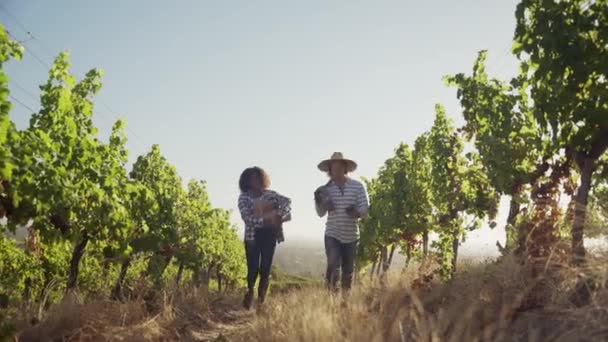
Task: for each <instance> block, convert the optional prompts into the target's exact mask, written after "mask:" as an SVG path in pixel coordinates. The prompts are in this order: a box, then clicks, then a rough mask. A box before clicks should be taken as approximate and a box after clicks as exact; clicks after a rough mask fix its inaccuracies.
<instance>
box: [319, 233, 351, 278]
mask: <svg viewBox="0 0 608 342" xmlns="http://www.w3.org/2000/svg"><path fill="white" fill-rule="evenodd" d="M356 253H357V241H355V242H351V243H342V242H340V240H338V239H335V238H333V237H329V236H327V235H326V236H325V255H327V273H326V274H325V281H326V284H327V287H328V288H329V289H333V290H336V289H337V283H338V273H339V270H338V269H339V268H340V267H341V268H342V282H341V283H342V284H341V285H342V289H344V290H349V289H350V288H351V284H352V281H353V270H354V268H355V256H356Z"/></svg>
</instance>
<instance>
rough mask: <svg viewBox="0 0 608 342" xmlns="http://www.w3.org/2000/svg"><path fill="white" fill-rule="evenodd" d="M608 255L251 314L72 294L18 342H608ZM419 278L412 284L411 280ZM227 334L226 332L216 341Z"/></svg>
mask: <svg viewBox="0 0 608 342" xmlns="http://www.w3.org/2000/svg"><path fill="white" fill-rule="evenodd" d="M606 260H608V258H607V257H601V258H597V259H594V260H592V261H590V262H589V264H588V265H587V266H586V267H585V268H580V269H574V268H570V267H567V266H566V265H564V264H560V263H557V262H553V263H538V264H537V265H535V266H534V265H532V266H531V265H527V266H522V265H519V264H518V263H516V262H514V261H513V260H502V261H501V262H500V263H492V262H489V263H483V264H469V265H463V267H462V268H461V272H459V273H458V274H457V275H456V277H455V278H454V279H452V280H451V281H449V282H447V283H442V282H439V281H438V280H429V279H428V278H426V280H422V279H425V278H424V277H423V276H424V275H425V274H428V273H426V272H422V273H420V271H419V270H418V269H417V268H415V267H412V268H410V269H408V270H407V271H406V272H403V273H399V274H391V275H390V276H389V277H388V279H386V280H385V281H383V282H382V283H378V282H376V283H370V282H369V279H364V281H363V283H361V284H358V285H357V287H356V288H355V289H354V290H353V292H352V293H351V295H350V298H349V299H348V303H349V305H348V306H346V307H344V306H342V301H341V300H340V298H337V297H331V296H330V295H329V294H328V293H327V292H326V290H325V289H324V288H322V287H320V286H310V287H304V288H302V289H294V290H291V291H289V292H287V293H283V294H278V293H277V294H275V295H274V296H272V298H271V299H270V301H269V302H268V303H267V304H266V306H265V307H264V308H263V309H262V310H261V311H260V312H259V313H258V315H257V316H255V317H254V315H253V314H252V313H248V312H244V311H243V310H241V309H240V308H239V299H240V295H233V296H223V297H217V298H215V299H213V300H207V298H209V296H208V295H207V294H205V293H203V292H199V291H197V290H195V289H190V290H188V292H186V291H184V290H182V291H177V292H175V293H173V294H172V295H171V296H168V295H164V296H158V297H157V299H156V300H155V301H153V302H152V304H155V305H150V302H148V303H146V302H145V301H144V300H139V299H137V300H132V301H129V302H126V303H119V302H112V301H104V300H98V301H89V302H87V303H86V304H82V303H80V301H79V300H78V299H77V298H75V297H70V298H68V299H66V300H64V302H63V303H61V304H59V305H56V306H54V307H52V308H51V310H50V311H49V312H47V314H46V316H45V319H44V320H43V322H42V323H40V324H38V325H37V326H35V327H29V328H26V329H24V330H23V331H22V333H21V334H20V338H19V340H20V341H49V340H53V341H62V340H67V341H178V340H179V341H207V340H210V341H211V340H213V341H226V340H227V341H238V340H240V341H365V342H369V341H601V340H608V289H607V288H606V286H605V284H606V274H607V273H606V272H607V271H608V268H607V267H608V263H607V262H606ZM412 284H415V285H412ZM218 336H223V337H224V338H219V339H218Z"/></svg>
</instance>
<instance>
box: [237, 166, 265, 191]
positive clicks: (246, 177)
mask: <svg viewBox="0 0 608 342" xmlns="http://www.w3.org/2000/svg"><path fill="white" fill-rule="evenodd" d="M252 176H255V177H260V180H261V181H262V188H263V189H264V190H265V189H268V187H269V186H270V177H268V174H267V173H266V171H264V169H262V168H261V167H257V166H253V167H249V168H246V169H245V170H244V171H243V173H241V177H240V178H239V188H240V189H241V192H247V191H249V190H250V188H251V185H250V184H251V177H252Z"/></svg>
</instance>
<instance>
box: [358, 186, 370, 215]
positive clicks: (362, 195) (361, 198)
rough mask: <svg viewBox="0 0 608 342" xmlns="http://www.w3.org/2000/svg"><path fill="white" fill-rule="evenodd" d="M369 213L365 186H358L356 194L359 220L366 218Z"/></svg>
mask: <svg viewBox="0 0 608 342" xmlns="http://www.w3.org/2000/svg"><path fill="white" fill-rule="evenodd" d="M368 211H369V200H368V198H367V191H366V190H365V186H364V185H363V184H360V187H359V191H358V193H357V212H358V213H359V217H360V218H365V217H367V213H368Z"/></svg>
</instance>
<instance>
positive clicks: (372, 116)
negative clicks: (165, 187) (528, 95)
mask: <svg viewBox="0 0 608 342" xmlns="http://www.w3.org/2000/svg"><path fill="white" fill-rule="evenodd" d="M0 4H2V6H4V8H6V9H7V10H8V11H9V12H11V13H12V14H13V15H14V16H15V17H16V18H17V19H18V20H19V22H20V23H21V25H23V26H24V27H25V28H27V29H28V30H31V31H32V33H33V34H34V35H35V36H36V38H37V39H36V40H30V41H27V42H25V46H26V47H27V48H29V49H31V51H32V52H34V53H35V54H36V55H38V56H39V57H41V58H43V59H44V60H45V61H46V62H47V63H50V61H51V60H52V55H55V54H57V53H58V52H59V51H60V50H64V49H67V50H69V51H71V56H72V62H73V71H74V72H75V73H76V74H77V75H78V76H82V75H83V73H84V72H85V71H86V70H87V69H89V68H91V67H99V68H102V69H103V70H104V71H105V76H104V79H103V81H104V86H103V89H102V91H101V93H100V96H99V98H101V99H102V100H103V101H104V103H106V104H107V105H109V107H110V108H111V109H112V110H113V111H114V112H115V113H116V115H118V116H120V117H122V118H124V119H126V121H127V125H128V127H129V128H130V130H128V131H127V135H128V137H129V142H128V146H129V148H130V151H131V160H134V159H135V158H136V157H137V155H139V154H142V153H144V152H145V151H147V150H148V149H149V147H150V146H151V145H152V144H155V143H156V144H159V145H160V146H161V150H162V152H163V153H164V154H165V156H166V157H167V158H168V159H169V161H170V162H171V163H173V164H174V165H175V166H176V167H177V169H178V170H179V172H180V174H181V176H182V177H183V178H184V180H185V181H187V180H188V179H190V178H198V179H205V180H207V182H208V185H209V192H210V195H211V197H212V200H213V202H214V204H215V205H216V206H221V207H225V208H231V209H235V211H236V200H237V197H238V188H237V180H238V176H239V174H240V172H241V171H242V170H243V169H244V168H245V167H248V166H251V165H259V166H262V167H264V168H265V169H266V170H267V171H268V173H269V174H270V176H271V178H272V182H273V188H274V189H275V190H277V191H279V192H281V193H284V194H286V195H288V196H290V197H291V198H292V199H293V210H294V213H293V217H294V220H293V222H291V223H289V224H288V225H287V226H286V235H287V239H288V240H289V241H290V242H292V243H297V242H298V241H303V240H314V241H319V242H320V241H322V235H323V223H322V221H321V220H320V219H318V218H317V217H316V215H315V213H314V210H313V206H312V192H313V191H314V189H315V188H316V187H317V186H318V185H320V184H321V183H323V182H325V176H324V175H323V174H321V173H320V172H318V171H317V169H316V165H317V163H318V162H319V161H320V160H321V159H324V158H326V157H328V156H329V155H330V154H331V153H332V152H333V151H342V152H344V153H345V154H346V155H347V156H350V157H352V158H353V159H355V160H356V161H357V162H358V163H359V165H360V168H359V170H358V172H357V173H355V174H354V175H353V176H354V177H356V178H358V177H361V176H365V177H372V176H374V175H375V173H376V171H377V169H378V168H379V167H380V166H381V165H382V163H383V162H384V160H385V159H387V158H388V157H390V156H391V154H392V151H393V149H394V147H395V146H396V145H397V144H398V143H399V142H401V141H404V142H407V143H410V144H411V143H413V141H414V140H415V138H416V136H418V135H419V134H421V133H422V132H424V131H425V130H427V129H429V128H430V126H431V123H432V121H433V116H434V113H433V106H434V104H435V103H437V102H440V103H442V104H444V105H445V106H446V107H447V108H448V111H449V114H450V115H451V116H452V117H453V118H454V119H455V120H456V121H457V122H462V119H461V118H460V114H459V108H458V103H457V101H456V94H455V90H454V89H450V88H446V87H445V86H444V84H443V82H442V80H441V78H442V76H443V75H446V74H449V73H457V72H467V73H469V72H470V71H471V69H472V63H473V61H474V58H475V56H476V53H477V51H479V50H481V49H488V50H489V51H490V53H489V56H490V57H489V62H488V64H489V70H490V72H492V73H494V74H496V75H499V76H501V77H503V76H504V77H506V76H508V75H511V74H513V73H514V71H515V70H516V66H515V61H514V59H513V57H511V56H510V55H508V54H507V51H508V48H510V46H511V38H512V35H513V30H514V27H515V18H514V10H515V6H516V1H514V0H509V1H507V0H501V1H487V0H475V1H474V0H466V1H464V0H463V1H448V0H445V1H433V2H430V1H316V0H315V1H312V0H310V1H309V0H307V1H298V2H296V1H257V2H255V3H254V2H251V1H213V2H212V1H158V0H154V1H119V0H112V1H79V0H72V1H65V0H62V1H58V0H57V1H47V0H29V1H19V0H3V1H2V2H0ZM0 20H1V22H2V23H3V24H4V25H5V26H6V27H7V28H8V30H10V31H11V32H12V33H13V34H14V35H16V36H17V37H18V38H20V39H26V38H27V35H26V34H25V33H24V32H23V31H22V30H21V29H20V27H19V26H18V24H17V22H15V20H13V18H11V17H10V16H8V15H7V14H6V13H5V12H3V11H0ZM8 72H9V76H10V78H11V80H13V81H16V82H17V83H18V84H19V85H21V86H23V87H24V88H26V89H27V90H28V91H29V92H30V93H32V94H34V95H36V96H37V95H38V93H39V92H38V88H37V86H38V85H39V84H41V83H42V82H43V81H44V80H45V79H46V71H45V70H44V68H43V67H42V66H40V65H39V64H38V62H37V61H36V60H35V59H34V58H33V57H32V56H31V55H27V54H26V55H25V57H24V59H23V60H22V61H21V62H18V63H11V64H10V65H9V66H8ZM11 90H12V94H13V95H14V96H15V97H17V98H19V99H20V100H22V101H23V102H24V103H25V104H26V105H28V106H30V107H32V108H37V103H36V101H35V100H34V99H32V98H30V97H29V96H28V95H27V94H26V93H24V92H23V91H21V90H20V89H18V88H17V87H16V85H15V84H11ZM29 114H30V112H29V111H28V110H26V109H24V108H23V107H21V106H19V105H15V107H14V109H13V111H12V114H11V115H12V118H13V120H14V121H15V122H16V123H17V124H18V126H19V127H25V126H26V125H27V122H28V120H29ZM114 115H115V114H113V113H110V111H109V110H108V109H107V108H105V107H104V106H102V105H101V104H98V105H97V109H96V115H95V122H96V123H97V125H98V127H99V128H100V131H101V135H102V136H104V137H105V136H107V134H108V132H109V129H110V127H111V125H112V121H114V120H115V117H114ZM503 202H504V201H503ZM504 204H505V203H503V205H502V207H501V213H500V217H501V218H502V219H501V220H500V222H501V223H500V225H502V222H504V218H505V216H506V214H507V213H506V208H505V206H504ZM234 221H235V223H237V224H238V226H239V228H242V223H241V221H240V219H239V218H238V216H237V215H235V216H234ZM503 235H504V233H503V231H502V229H500V230H499V229H496V230H494V231H490V230H489V229H484V230H483V231H481V232H478V233H476V234H473V235H472V236H471V239H470V240H469V241H468V242H467V243H466V246H468V247H469V248H473V249H478V248H481V247H483V246H489V247H488V248H492V247H493V246H494V244H495V241H496V239H497V238H500V239H503V240H504V238H503ZM466 246H465V248H466Z"/></svg>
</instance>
